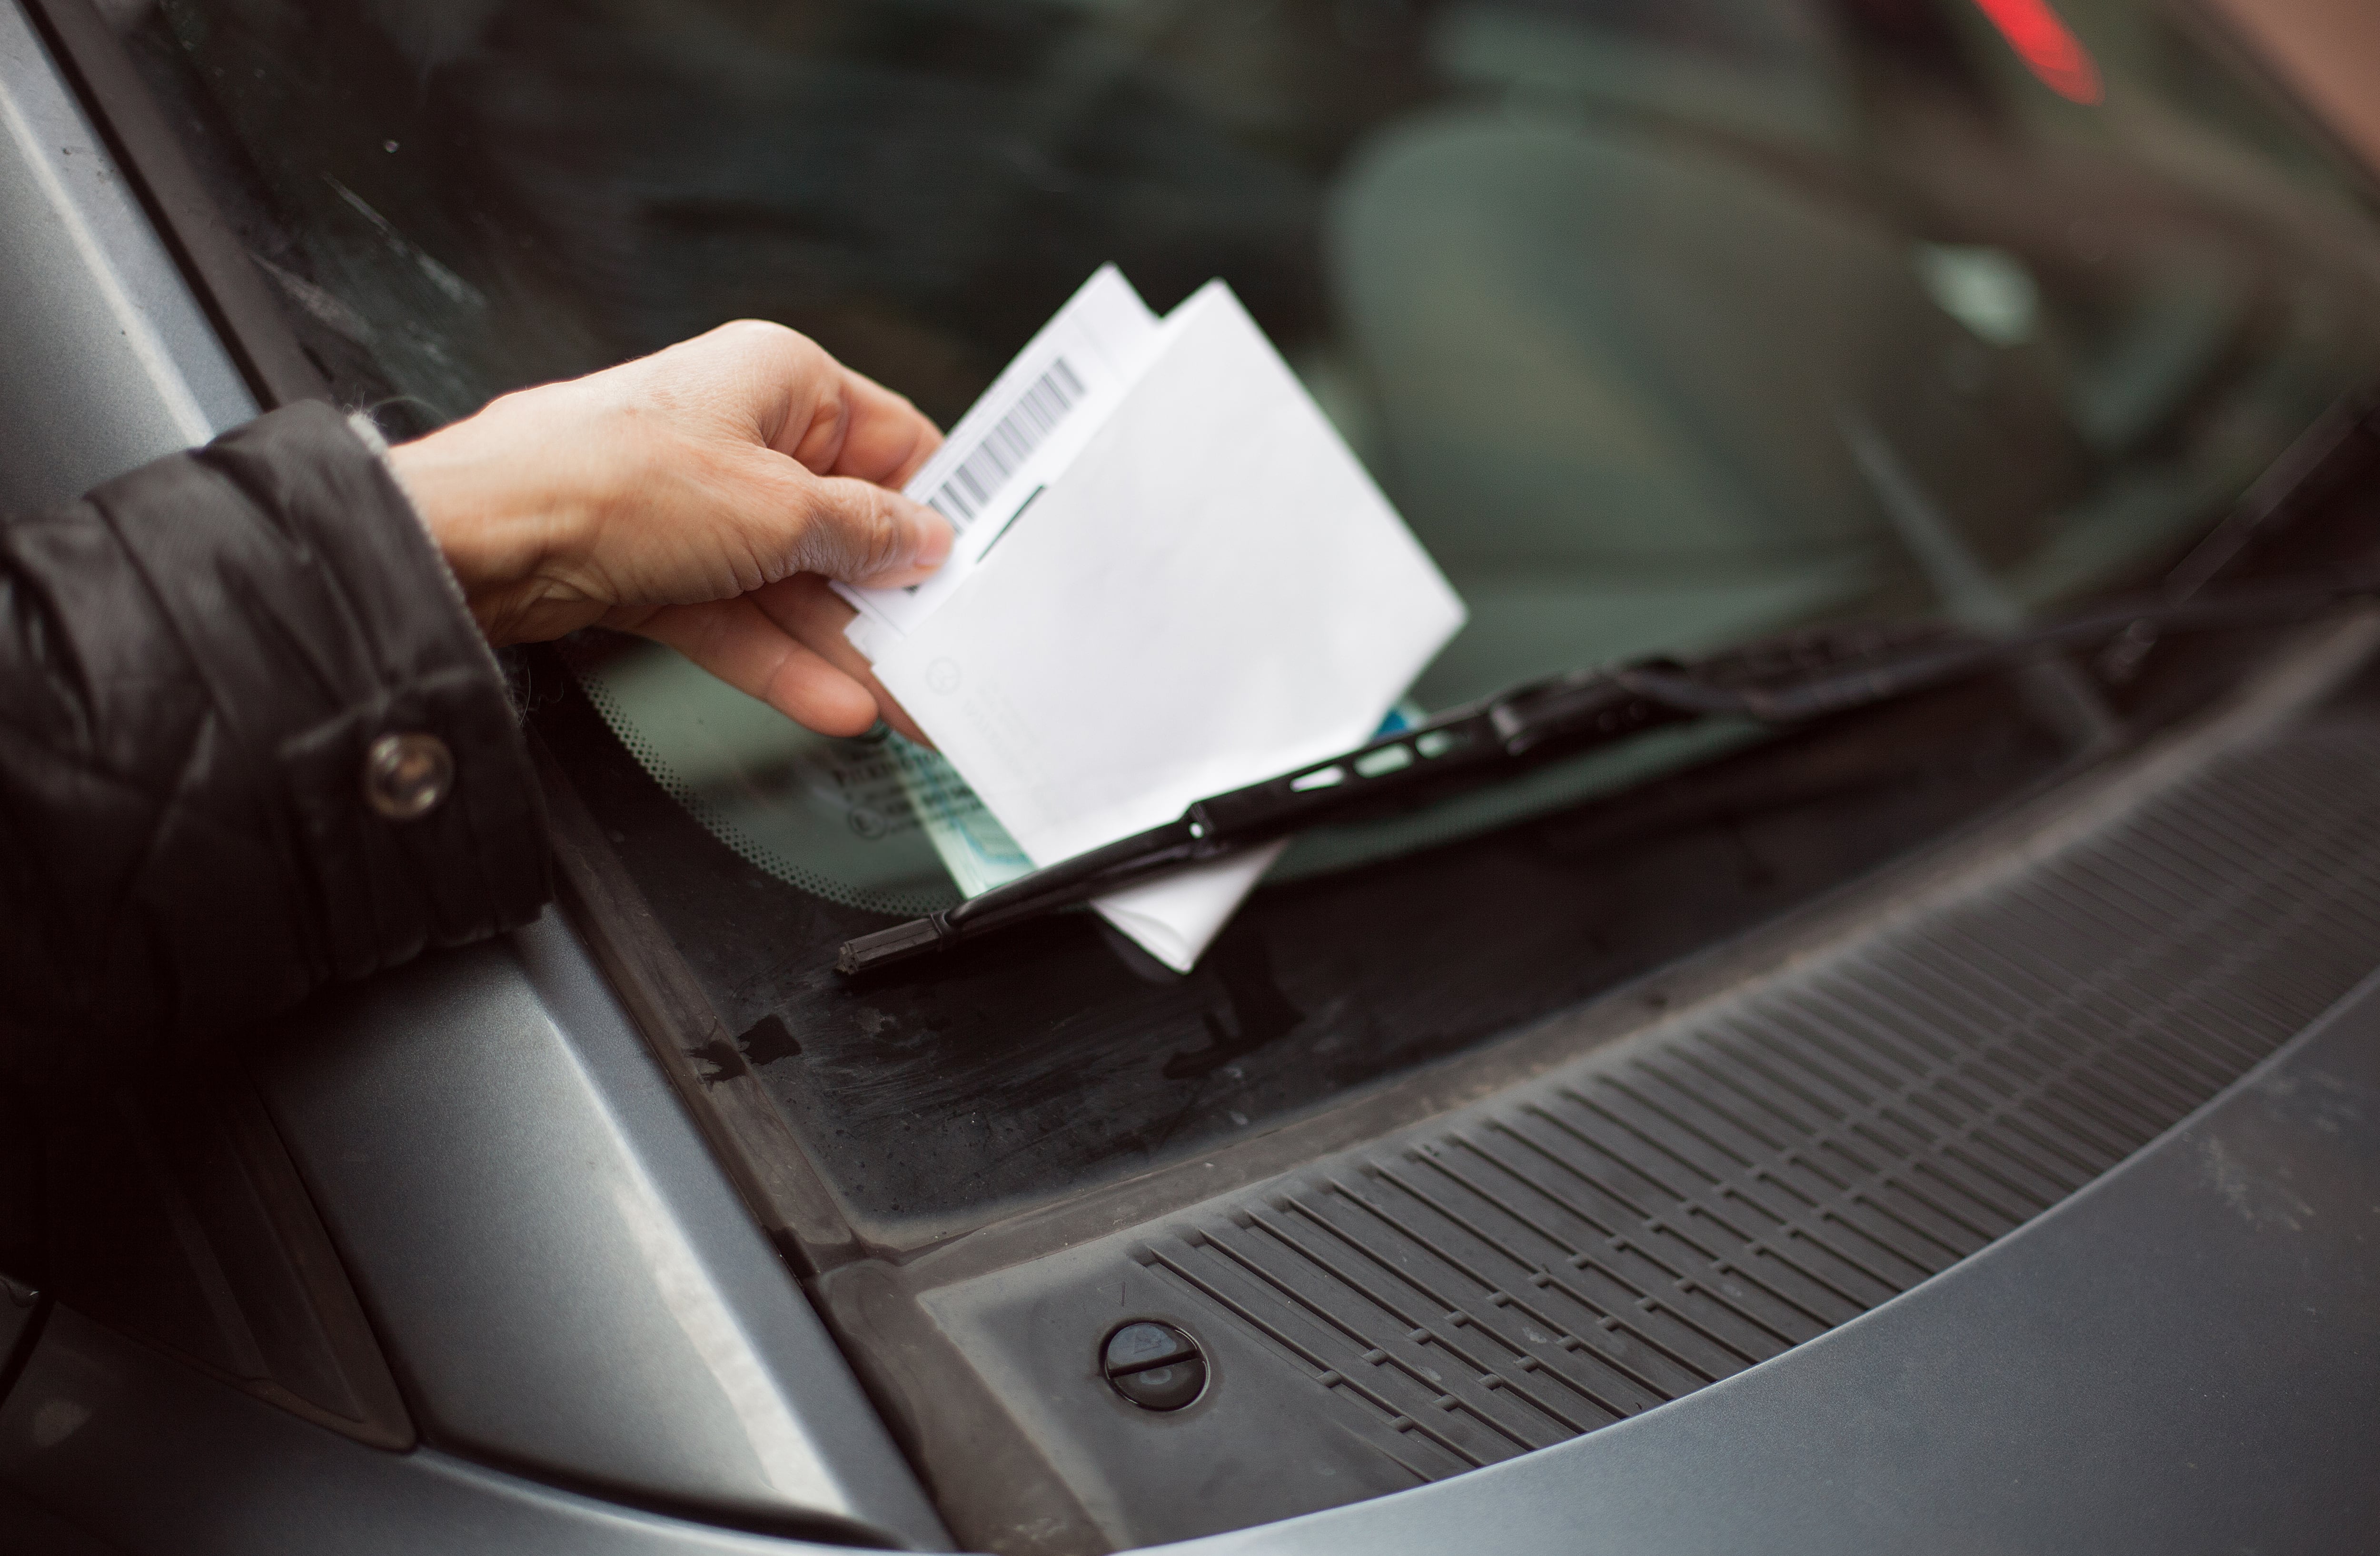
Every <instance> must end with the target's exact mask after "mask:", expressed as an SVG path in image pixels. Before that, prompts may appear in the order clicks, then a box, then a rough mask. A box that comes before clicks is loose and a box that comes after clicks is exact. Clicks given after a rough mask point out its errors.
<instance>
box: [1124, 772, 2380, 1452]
mask: <svg viewBox="0 0 2380 1556" xmlns="http://www.w3.org/2000/svg"><path fill="white" fill-rule="evenodd" d="M2374 772H2380V738H2375V737H2374V736H2373V735H2369V734H2367V733H2364V732H2362V731H2357V730H2329V731H2315V732H2313V733H2309V734H2302V735H2294V736H2291V737H2289V738H2287V739H2285V740H2283V741H2280V742H2277V743H2276V744H2274V745H2272V746H2270V747H2267V748H2264V749H2262V750H2260V751H2256V752H2252V753H2249V754H2246V755H2243V756H2240V757H2236V758H2233V759H2231V760H2229V761H2228V762H2226V763H2224V764H2222V765H2220V766H2218V767H2217V768H2216V769H2215V770H2214V771H2212V772H2210V773H2208V774H2207V775H2206V776H2204V777H2203V778H2201V779H2199V780H2198V781H2196V782H2194V783H2192V784H2189V785H2187V786H2185V787H2184V788H2182V789H2181V790H2180V791H2178V792H2175V793H2172V794H2169V795H2168V796H2165V797H2163V798H2162V799H2160V800H2158V801H2157V802H2155V804H2153V805H2151V806H2149V807H2147V808H2144V809H2143V810H2142V811H2141V812H2139V813H2137V814H2135V815H2134V816H2132V817H2131V818H2130V819H2128V820H2126V821H2121V822H2119V823H2118V824H2115V825H2112V826H2109V827H2107V828H2104V829H2102V830H2100V831H2099V832H2097V833H2093V834H2091V835H2089V836H2087V837H2086V838H2084V839H2083V840H2082V841H2081V842H2078V843H2075V844H2072V845H2068V846H2067V847H2066V848H2065V849H2064V850H2063V852H2061V853H2059V854H2057V855H2055V856H2053V857H2050V858H2048V859H2046V860H2044V861H2041V862H2039V863H2037V864H2035V865H2034V866H2032V867H2030V868H2028V869H2023V870H2022V871H2020V872H2012V873H2011V874H2010V877H2009V878H2008V879H2007V881H2004V882H2001V883H1998V884H1987V885H1985V886H1983V887H1981V888H1979V889H1977V890H1976V891H1974V892H1973V893H1972V894H1970V895H1969V896H1968V897H1966V898H1964V899H1963V900H1960V901H1957V902H1954V903H1952V904H1949V905H1948V906H1940V907H1937V908H1935V909H1932V910H1929V911H1927V912H1925V913H1923V914H1921V915H1918V916H1916V917H1913V918H1911V919H1910V920H1909V921H1908V922H1906V923H1904V924H1901V925H1900V926H1899V927H1897V928H1896V929H1895V930H1893V931H1892V932H1890V933H1889V934H1888V935H1887V936H1884V937H1882V938H1881V939H1879V940H1877V941H1874V942H1867V943H1866V944H1864V946H1863V947H1861V948H1860V949H1858V950H1855V951H1852V952H1847V953H1843V954H1839V955H1837V956H1836V957H1834V958H1833V959H1831V960H1828V961H1822V962H1821V963H1820V964H1818V965H1816V966H1813V967H1810V968H1807V969H1804V970H1803V971H1802V972H1800V973H1798V974H1796V975H1794V976H1792V977H1790V978H1788V979H1783V980H1782V981H1780V982H1779V983H1778V984H1776V985H1774V986H1772V987H1771V988H1770V989H1768V990H1767V991H1765V992H1764V993H1762V994H1760V995H1758V996H1756V997H1755V998H1753V999H1752V1000H1750V1001H1748V1002H1746V1003H1743V1004H1741V1005H1739V1006H1737V1007H1735V1008H1733V1009H1730V1010H1722V1011H1718V1012H1716V1013H1713V1014H1711V1015H1707V1016H1706V1017H1704V1018H1702V1019H1700V1020H1699V1021H1697V1022H1694V1023H1692V1024H1681V1025H1679V1026H1677V1027H1674V1028H1671V1029H1670V1030H1666V1031H1663V1032H1661V1033H1658V1034H1656V1035H1654V1036H1652V1037H1649V1038H1647V1039H1644V1040H1642V1041H1640V1042H1639V1043H1637V1044H1634V1045H1632V1046H1630V1047H1628V1048H1626V1049H1624V1050H1621V1051H1615V1052H1611V1053H1609V1054H1606V1055H1597V1056H1596V1057H1594V1058H1592V1059H1590V1060H1588V1061H1586V1062H1585V1063H1583V1064H1577V1065H1573V1067H1572V1068H1570V1069H1569V1070H1567V1071H1565V1072H1562V1073H1560V1074H1559V1075H1557V1076H1549V1077H1548V1078H1547V1079H1546V1080H1544V1081H1542V1082H1538V1083H1534V1084H1531V1085H1528V1086H1524V1087H1523V1088H1519V1090H1518V1092H1516V1093H1515V1094H1513V1095H1512V1096H1510V1097H1508V1098H1507V1099H1506V1100H1504V1101H1503V1102H1501V1103H1500V1104H1495V1105H1491V1106H1489V1107H1488V1108H1486V1109H1483V1110H1479V1111H1475V1112H1470V1113H1467V1114H1464V1115H1462V1116H1461V1117H1460V1118H1459V1119H1458V1121H1456V1122H1454V1123H1452V1124H1449V1125H1447V1126H1445V1127H1443V1128H1441V1129H1439V1130H1438V1131H1437V1132H1435V1133H1425V1134H1424V1135H1422V1136H1421V1137H1416V1138H1414V1139H1411V1140H1409V1141H1408V1142H1406V1143H1404V1144H1402V1145H1399V1146H1395V1147H1390V1148H1386V1149H1378V1150H1374V1151H1370V1152H1359V1153H1356V1154H1354V1155H1352V1156H1349V1157H1344V1158H1341V1159H1337V1160H1336V1161H1333V1162H1331V1163H1329V1164H1323V1165H1318V1166H1317V1167H1316V1168H1314V1169H1312V1170H1311V1171H1310V1172H1308V1173H1304V1174H1301V1175H1297V1176H1294V1177H1293V1178H1291V1179H1288V1180H1282V1181H1280V1182H1277V1183H1276V1184H1275V1185H1272V1186H1271V1187H1269V1189H1267V1190H1265V1191H1264V1193H1263V1195H1262V1197H1261V1199H1260V1200H1250V1201H1248V1202H1246V1203H1245V1204H1243V1205H1241V1206H1240V1207H1238V1208H1237V1209H1236V1210H1227V1211H1225V1212H1223V1213H1221V1214H1220V1215H1219V1216H1216V1217H1213V1218H1202V1220H1201V1223H1200V1224H1198V1225H1197V1226H1196V1227H1184V1228H1181V1229H1179V1230H1178V1231H1177V1233H1176V1234H1172V1235H1168V1236H1163V1237H1160V1238H1158V1239H1156V1240H1155V1241H1153V1242H1151V1243H1149V1244H1147V1245H1146V1246H1144V1247H1143V1249H1142V1252H1141V1255H1140V1258H1141V1259H1142V1262H1143V1263H1145V1264H1147V1265H1148V1266H1150V1267H1151V1268H1154V1269H1157V1270H1163V1271H1166V1272H1168V1273H1169V1274H1170V1276H1171V1277H1172V1279H1173V1280H1174V1281H1176V1282H1178V1283H1179V1285H1180V1287H1181V1289H1182V1291H1183V1292H1184V1295H1185V1297H1187V1298H1188V1299H1189V1300H1191V1301H1192V1302H1193V1303H1194V1304H1196V1305H1197V1306H1199V1307H1206V1308H1208V1310H1210V1311H1211V1312H1213V1313H1214V1314H1215V1315H1216V1316H1218V1317H1219V1318H1221V1319H1225V1320H1227V1321H1229V1322H1231V1323H1233V1324H1236V1325H1240V1326H1243V1327H1244V1328H1245V1331H1246V1332H1248V1333H1250V1334H1252V1335H1255V1336H1257V1337H1258V1338H1259V1340H1260V1341H1261V1342H1262V1343H1263V1345H1264V1346H1265V1347H1266V1348H1267V1350H1268V1351H1269V1354H1270V1355H1274V1356H1275V1357H1277V1358H1278V1360H1279V1361H1280V1363H1281V1365H1282V1366H1285V1367H1290V1368H1294V1369H1296V1370H1297V1371H1299V1372H1302V1373H1304V1374H1305V1376H1307V1377H1309V1378H1310V1379H1311V1380H1313V1381H1314V1383H1315V1384H1316V1386H1317V1393H1316V1394H1315V1396H1313V1397H1315V1399H1316V1401H1317V1403H1318V1404H1322V1403H1323V1402H1325V1401H1328V1400H1336V1401H1338V1402H1340V1404H1342V1405H1350V1406H1354V1408H1355V1414H1354V1416H1350V1415H1349V1414H1348V1413H1347V1411H1346V1410H1345V1409H1343V1408H1336V1407H1334V1413H1335V1416H1336V1418H1337V1419H1339V1420H1340V1421H1341V1422H1342V1425H1345V1424H1348V1423H1350V1422H1354V1423H1355V1429H1357V1430H1358V1431H1359V1432H1360V1433H1361V1434H1362V1435H1363V1436H1364V1438H1365V1440H1366V1441H1370V1442H1372V1443H1373V1444H1374V1445H1375V1446H1376V1447H1377V1448H1378V1450H1379V1451H1380V1452H1381V1453H1383V1454H1385V1455H1386V1456H1388V1457H1389V1458H1390V1459H1392V1460H1394V1461H1395V1462H1396V1463H1397V1464H1400V1465H1403V1466H1404V1467H1405V1469H1406V1470H1408V1471H1410V1472H1411V1473H1412V1474H1414V1475H1415V1476H1417V1477H1423V1478H1436V1477H1442V1476H1446V1475H1451V1474H1456V1473H1459V1472H1461V1471H1463V1470H1465V1469H1470V1468H1474V1467H1477V1466H1479V1465H1487V1464H1492V1463H1495V1462H1497V1461H1498V1460H1500V1459H1504V1458H1509V1457H1512V1455H1514V1454H1517V1453H1524V1452H1527V1451H1528V1450H1530V1449H1532V1448H1536V1447H1541V1446H1544V1445H1545V1444H1547V1443H1548V1442H1554V1441H1562V1440H1563V1439H1566V1438H1569V1437H1573V1436H1576V1435H1577V1434H1579V1433H1581V1432H1585V1431H1591V1430H1594V1429H1596V1428H1598V1427H1601V1426H1604V1425H1608V1424H1609V1423H1610V1422H1612V1421H1615V1420H1619V1419H1621V1418H1623V1417H1625V1416H1631V1415H1634V1414H1637V1413H1638V1412H1641V1411H1643V1410H1645V1409H1648V1408H1650V1407H1652V1406H1653V1405H1655V1404H1661V1403H1663V1402H1665V1401H1667V1400H1670V1399H1674V1398H1676V1397H1678V1396H1679V1395H1681V1394H1683V1393H1687V1392H1692V1391H1694V1390H1695V1389H1698V1388H1701V1387H1703V1386H1704V1385H1705V1384H1707V1383H1710V1382H1713V1381H1716V1380H1719V1379H1722V1378H1725V1377H1728V1376H1730V1375H1731V1374H1733V1373H1735V1372H1739V1371H1741V1370H1743V1368H1746V1367H1750V1366H1753V1365H1755V1364H1756V1363H1758V1362H1760V1361H1763V1360H1766V1359H1767V1358H1768V1357H1770V1356H1773V1355H1778V1354H1779V1353H1780V1352H1782V1351H1784V1350H1786V1349H1788V1348H1790V1347H1791V1346H1793V1345H1796V1344H1799V1343H1802V1342H1803V1341H1804V1340H1808V1339H1811V1338H1813V1337H1815V1336H1816V1335H1818V1334H1821V1333H1824V1332H1825V1331H1827V1330H1828V1329H1831V1328H1833V1327H1834V1326H1835V1325H1837V1324H1840V1323H1842V1322H1844V1321H1846V1320H1847V1319H1852V1318H1853V1317H1856V1316H1857V1315H1858V1314H1860V1313H1863V1312H1864V1311H1866V1310H1868V1309H1869V1308H1871V1307H1875V1306H1876V1305H1877V1304H1878V1303H1880V1302H1884V1301H1887V1300H1888V1299H1889V1298H1891V1297H1892V1296H1893V1295H1897V1294H1898V1293H1900V1292H1902V1291H1905V1290H1907V1289H1908V1288H1909V1287H1911V1286H1913V1285H1914V1284H1916V1283H1917V1282H1920V1281H1922V1280H1925V1278H1926V1277H1927V1276H1929V1275H1932V1274H1934V1273H1936V1272H1937V1271H1939V1270H1943V1269H1945V1268H1947V1267H1948V1266H1949V1265H1950V1264H1953V1263H1955V1262H1956V1261H1958V1260H1959V1259H1961V1258H1965V1257H1966V1256H1967V1255H1969V1254H1971V1253H1973V1252H1974V1251H1976V1250H1977V1249H1979V1248H1981V1247H1983V1246H1985V1245H1987V1244H1988V1243H1990V1242H1991V1241H1992V1240H1993V1239H1995V1238H1997V1237H1998V1236H2000V1235H2002V1234H2006V1233H2007V1232H2009V1231H2010V1230H2012V1229H2013V1228H2015V1227H2016V1226H2019V1225H2021V1224H2022V1223H2023V1222H2025V1221H2027V1220H2029V1219H2030V1218H2032V1217H2033V1216H2034V1215H2037V1214H2039V1213H2040V1212H2041V1211H2043V1210H2046V1209H2047V1208H2049V1207H2050V1206H2052V1205H2054V1204H2056V1203H2057V1202H2058V1201H2059V1200H2060V1199H2063V1198H2064V1197H2067V1196H2068V1195H2070V1194H2071V1193H2073V1192H2074V1191H2075V1190H2077V1189H2079V1188H2081V1187H2083V1185H2086V1184H2088V1183H2090V1182H2091V1181H2092V1180H2093V1179H2094V1178H2095V1177H2097V1176H2099V1175H2100V1174H2101V1173H2105V1172H2106V1171H2107V1169H2108V1168H2110V1167H2111V1166H2113V1165H2115V1164H2116V1163H2117V1162H2119V1161H2122V1160H2123V1159H2124V1158H2125V1157H2127V1156H2129V1155H2131V1153H2132V1152H2134V1151H2136V1150H2138V1149H2140V1148H2141V1147H2143V1145H2145V1144H2147V1143H2148V1142H2149V1141H2150V1140H2152V1139H2154V1138H2155V1137H2157V1136H2158V1135H2160V1134H2162V1133H2163V1132H2164V1131H2165V1130H2167V1129H2168V1128H2170V1127H2171V1126H2172V1125H2173V1124H2176V1123H2177V1122H2179V1121H2180V1119H2181V1118H2182V1117H2184V1116H2185V1115H2186V1114H2187V1113H2189V1112H2191V1111H2192V1109H2194V1108H2196V1107H2198V1106H2199V1105H2201V1104H2202V1103H2204V1102H2205V1101H2206V1100H2208V1099H2210V1098H2211V1097H2213V1096H2214V1095H2215V1094H2216V1092H2217V1091H2219V1090H2220V1089H2221V1088H2223V1087H2225V1086H2227V1085H2228V1084H2229V1083H2230V1082H2231V1081H2233V1080H2235V1079H2237V1078H2238V1077H2239V1076H2240V1075H2241V1074H2242V1073H2243V1072H2244V1071H2246V1070H2247V1069H2248V1068H2249V1067H2250V1066H2251V1065H2253V1064H2255V1063H2256V1062H2257V1061H2258V1060H2260V1059H2262V1058H2263V1057H2265V1055H2266V1054H2268V1053H2270V1052H2272V1051H2273V1049H2274V1048H2276V1047H2277V1045H2278V1044H2279V1043H2281V1042H2282V1041H2283V1040H2284V1039H2287V1038H2288V1037H2289V1036H2290V1035H2291V1034H2292V1033H2294V1032H2296V1031H2297V1030H2299V1029H2300V1028H2301V1027H2303V1026H2304V1025H2305V1024H2306V1023H2307V1022H2308V1021H2310V1020H2312V1019H2313V1017H2315V1016H2316V1015H2319V1014H2321V1012H2322V1011H2323V1010H2324V1009H2325V1007H2327V1006H2328V1005H2329V1004H2331V1003H2333V1002H2335V1001H2336V1000H2338V998H2339V997H2340V996H2341V995H2343V994H2345V993H2346V992H2347V991H2349V990H2350V988H2352V987H2353V986H2354V985H2355V983H2357V982H2358V981H2359V980H2360V979H2362V977H2363V976H2364V975H2365V974H2366V973H2368V972H2369V971H2370V970H2371V969H2372V967H2373V966H2374V964H2375V962H2380V800H2376V799H2375V795H2374V784H2373V782H2372V777H2371V775H2372V774H2373V773H2374Z"/></svg>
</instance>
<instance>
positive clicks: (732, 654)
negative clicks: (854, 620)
mask: <svg viewBox="0 0 2380 1556" xmlns="http://www.w3.org/2000/svg"><path fill="white" fill-rule="evenodd" d="M637 631H638V632H639V633H641V634H643V635H644V636H645V637H648V638H652V639H654V640H655V641H656V642H661V643H666V644H668V645H669V646H670V647H671V648H673V649H675V650H677V651H678V652H680V653H682V654H684V655H686V658H688V659H690V660H692V661H693V662H694V663H697V664H698V665H700V666H702V668H704V669H705V670H708V671H710V673H711V674H712V675H716V676H718V677H719V678H720V679H721V680H722V681H724V682H726V683H727V684H728V685H729V686H731V687H735V689H736V690H737V691H740V692H742V693H744V694H745V695H746V696H747V697H757V698H759V699H760V700H761V701H763V702H765V703H767V704H768V705H769V706H770V707H771V708H774V709H775V710H777V711H779V712H781V713H783V714H784V715H785V716H786V717H787V718H789V719H791V720H793V721H794V722H795V723H798V724H800V725H802V726H803V727H805V728H807V729H814V730H816V731H818V732H819V733H820V735H864V734H866V733H867V732H868V729H869V728H870V727H871V726H872V725H874V723H876V711H877V709H876V699H875V697H874V696H873V695H872V694H871V693H870V692H869V691H868V687H864V686H862V685H861V684H860V683H859V682H858V681H857V680H856V679H854V678H853V677H852V676H851V675H847V674H845V673H844V671H842V670H840V669H838V668H837V667H836V666H834V665H833V664H831V663H828V662H827V661H826V660H825V659H824V658H823V657H821V656H820V654H819V653H818V652H817V650H813V649H810V648H807V647H806V646H804V645H803V644H802V643H800V642H797V641H795V639H794V638H793V637H792V636H791V635H790V634H789V633H787V632H786V630H785V629H784V628H783V627H782V626H778V625H777V623H776V622H774V621H772V620H771V619H770V617H769V616H768V614H766V613H764V612H763V611H762V610H761V609H760V608H759V605H757V604H756V603H754V602H753V600H752V597H751V596H748V595H747V596H745V597H743V598H741V599H736V600H722V601H717V602H713V603H710V604H707V605H674V606H671V607H670V608H668V609H666V610H662V611H657V612H655V613H654V614H652V615H650V616H649V617H647V618H646V619H645V620H644V621H643V622H642V623H641V624H639V625H638V626H637ZM847 646H848V645H846V647H847ZM871 679H872V677H871Z"/></svg>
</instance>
